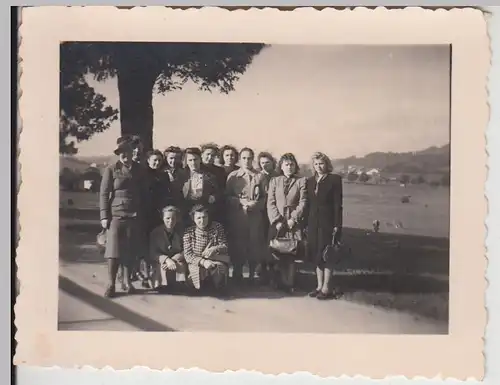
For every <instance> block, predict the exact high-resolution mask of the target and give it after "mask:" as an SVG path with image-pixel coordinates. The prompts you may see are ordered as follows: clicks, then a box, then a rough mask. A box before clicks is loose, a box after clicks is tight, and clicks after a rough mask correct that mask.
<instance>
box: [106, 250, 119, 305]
mask: <svg viewBox="0 0 500 385" xmlns="http://www.w3.org/2000/svg"><path fill="white" fill-rule="evenodd" d="M119 262H120V261H119V260H118V259H117V258H108V287H107V289H106V292H105V293H104V295H105V296H106V297H113V296H114V295H115V292H116V290H115V283H116V275H117V273H118V266H119Z"/></svg>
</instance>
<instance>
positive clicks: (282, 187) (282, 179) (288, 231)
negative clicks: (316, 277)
mask: <svg viewBox="0 0 500 385" xmlns="http://www.w3.org/2000/svg"><path fill="white" fill-rule="evenodd" d="M278 168H279V170H281V175H279V176H277V177H275V178H272V179H271V181H270V183H269V191H268V198H267V215H268V217H269V224H270V228H269V239H274V238H275V237H277V236H279V237H285V238H293V239H296V240H297V241H298V242H299V253H298V255H296V256H291V255H278V254H277V253H275V252H273V255H274V256H275V257H276V258H277V259H278V268H279V271H280V282H279V284H278V287H279V288H281V289H282V290H284V291H287V292H293V291H294V285H295V269H296V264H295V262H296V261H297V260H300V258H301V257H302V253H303V250H301V249H302V245H303V243H302V242H303V241H304V227H305V220H304V219H305V218H304V216H305V212H306V206H307V190H306V180H305V178H303V177H299V176H298V172H299V165H298V163H297V160H296V158H295V156H294V155H293V154H291V153H286V154H284V155H283V156H282V157H281V159H280V160H279V163H278Z"/></svg>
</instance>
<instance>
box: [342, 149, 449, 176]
mask: <svg viewBox="0 0 500 385" xmlns="http://www.w3.org/2000/svg"><path fill="white" fill-rule="evenodd" d="M333 164H334V166H335V167H336V168H341V167H344V168H347V167H349V166H355V167H357V168H360V167H362V168H366V169H372V168H378V169H379V170H381V172H385V173H388V174H398V173H408V174H441V173H447V172H449V171H450V145H449V144H447V145H444V146H441V147H435V146H434V147H429V148H427V149H425V150H421V151H414V152H402V153H395V152H373V153H370V154H368V155H366V156H364V157H362V158H358V157H355V156H352V157H349V158H344V159H335V160H334V161H333Z"/></svg>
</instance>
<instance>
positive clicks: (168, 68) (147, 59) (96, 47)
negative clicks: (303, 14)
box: [60, 42, 264, 153]
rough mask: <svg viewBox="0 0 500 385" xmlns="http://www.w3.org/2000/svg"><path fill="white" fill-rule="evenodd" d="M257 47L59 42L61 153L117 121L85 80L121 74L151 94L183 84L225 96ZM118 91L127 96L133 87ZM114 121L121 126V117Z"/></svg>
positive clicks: (257, 51) (72, 148) (224, 44)
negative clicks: (146, 85)
mask: <svg viewBox="0 0 500 385" xmlns="http://www.w3.org/2000/svg"><path fill="white" fill-rule="evenodd" d="M263 48H264V45H263V44H247V43H245V44H239V43H135V42H134V43H116V42H65V43H62V44H61V47H60V50H61V52H60V57H61V63H60V67H61V73H60V100H61V104H60V108H61V119H60V121H61V124H60V144H61V146H60V148H61V152H62V153H76V151H77V150H76V148H75V145H74V142H68V137H75V138H76V140H77V141H81V140H87V139H89V138H90V137H91V136H92V135H94V134H95V133H98V132H102V131H104V130H106V129H108V128H109V127H110V125H111V123H112V122H113V121H115V120H116V119H117V118H118V111H117V110H116V109H113V108H112V107H110V106H106V98H105V97H104V96H103V95H100V94H98V93H96V92H95V90H94V89H93V88H92V87H90V86H89V85H88V83H87V81H86V76H89V75H90V76H93V78H94V79H95V80H97V81H105V80H107V79H109V78H113V77H117V76H118V77H119V76H126V77H127V78H130V79H134V80H136V81H139V82H145V83H146V84H151V88H152V90H151V92H153V91H154V92H157V93H160V94H165V93H167V92H170V91H174V90H179V89H181V88H182V87H183V86H184V85H185V84H186V83H187V82H188V81H192V82H194V83H195V84H196V85H197V86H198V88H199V89H200V90H202V91H209V92H212V91H213V90H219V91H220V92H222V93H226V94H227V93H229V92H231V91H233V90H234V85H235V83H236V82H237V81H238V80H239V78H240V76H241V75H242V74H243V73H244V72H245V71H246V69H247V67H248V66H249V65H250V64H251V62H252V60H253V57H254V56H255V55H257V54H258V53H259V52H260V51H261V50H262V49H263ZM122 92H127V93H133V92H134V89H133V86H130V87H128V88H126V89H120V93H122ZM121 96H122V95H120V97H121ZM145 103H150V101H147V100H145ZM151 113H152V109H151ZM120 119H121V120H122V125H123V119H124V117H123V114H122V115H121V116H120ZM145 121H147V117H146V118H145ZM147 129H151V130H152V127H148V128H147ZM150 136H151V135H150Z"/></svg>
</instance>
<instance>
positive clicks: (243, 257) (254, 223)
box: [226, 168, 269, 263]
mask: <svg viewBox="0 0 500 385" xmlns="http://www.w3.org/2000/svg"><path fill="white" fill-rule="evenodd" d="M265 184H266V181H265V179H264V178H263V176H262V174H261V173H259V172H258V171H255V170H248V171H245V170H243V169H241V168H240V169H239V170H235V171H233V172H231V173H230V174H229V176H228V178H227V183H226V202H227V203H226V205H227V206H226V207H227V210H226V216H227V227H226V229H227V231H226V232H227V235H228V241H229V251H230V254H231V258H232V259H233V261H240V262H242V263H244V262H245V261H249V262H262V261H264V260H267V259H268V254H269V253H268V252H267V237H266V236H265V234H264V232H263V231H262V229H263V226H264V216H263V213H264V211H265V206H266V193H265ZM243 198H244V199H248V200H251V201H254V202H255V205H254V206H253V207H252V208H251V209H249V210H246V211H245V210H244V209H243V206H242V204H241V199H243Z"/></svg>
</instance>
